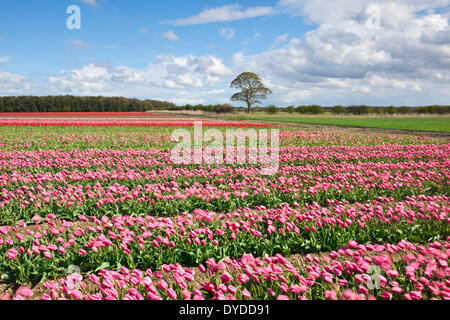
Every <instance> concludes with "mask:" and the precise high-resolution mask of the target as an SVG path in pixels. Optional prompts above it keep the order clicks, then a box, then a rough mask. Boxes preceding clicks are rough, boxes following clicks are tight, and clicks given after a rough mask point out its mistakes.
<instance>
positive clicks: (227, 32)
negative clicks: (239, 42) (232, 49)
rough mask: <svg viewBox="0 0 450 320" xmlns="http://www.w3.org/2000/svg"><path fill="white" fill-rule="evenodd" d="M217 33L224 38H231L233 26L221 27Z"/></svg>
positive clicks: (232, 36)
mask: <svg viewBox="0 0 450 320" xmlns="http://www.w3.org/2000/svg"><path fill="white" fill-rule="evenodd" d="M219 33H220V35H221V36H222V37H224V38H225V39H227V40H231V39H233V38H234V34H235V33H236V30H234V29H233V28H222V29H220V31H219Z"/></svg>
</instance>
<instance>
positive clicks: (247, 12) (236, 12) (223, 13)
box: [161, 4, 276, 26]
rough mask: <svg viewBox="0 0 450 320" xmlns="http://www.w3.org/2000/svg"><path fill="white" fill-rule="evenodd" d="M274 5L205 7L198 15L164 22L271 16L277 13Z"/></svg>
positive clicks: (193, 22)
mask: <svg viewBox="0 0 450 320" xmlns="http://www.w3.org/2000/svg"><path fill="white" fill-rule="evenodd" d="M275 12H276V11H275V9H274V8H272V7H249V8H242V6H240V5H238V4H231V5H225V6H222V7H217V8H211V9H205V10H203V11H202V12H200V13H199V14H197V15H194V16H190V17H188V18H183V19H178V20H175V21H163V22H161V23H163V24H172V25H174V26H189V25H197V24H206V23H212V22H227V21H236V20H243V19H248V18H256V17H263V16H270V15H273V14H275Z"/></svg>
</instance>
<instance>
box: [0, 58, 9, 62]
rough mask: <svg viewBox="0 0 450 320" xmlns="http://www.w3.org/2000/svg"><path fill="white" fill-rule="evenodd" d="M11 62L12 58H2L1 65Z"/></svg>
mask: <svg viewBox="0 0 450 320" xmlns="http://www.w3.org/2000/svg"><path fill="white" fill-rule="evenodd" d="M9 61H11V57H0V63H7V62H9Z"/></svg>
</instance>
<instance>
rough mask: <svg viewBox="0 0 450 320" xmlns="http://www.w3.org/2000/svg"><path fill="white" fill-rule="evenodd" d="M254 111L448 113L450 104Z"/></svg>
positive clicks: (269, 107)
mask: <svg viewBox="0 0 450 320" xmlns="http://www.w3.org/2000/svg"><path fill="white" fill-rule="evenodd" d="M254 111H265V112H267V113H270V114H275V113H277V112H288V113H291V114H292V113H299V114H316V115H319V114H324V113H326V112H330V113H333V114H336V115H344V114H352V115H369V114H385V115H394V114H403V115H406V114H448V113H450V106H438V105H432V106H422V107H394V106H389V107H369V106H348V107H344V106H334V107H322V106H319V105H310V106H298V107H295V106H289V107H287V108H278V107H277V106H274V105H270V106H267V107H266V108H255V110H254Z"/></svg>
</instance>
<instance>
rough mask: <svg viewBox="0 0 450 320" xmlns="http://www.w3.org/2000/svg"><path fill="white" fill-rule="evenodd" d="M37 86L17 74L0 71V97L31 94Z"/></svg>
mask: <svg viewBox="0 0 450 320" xmlns="http://www.w3.org/2000/svg"><path fill="white" fill-rule="evenodd" d="M36 87H37V84H36V83H34V82H33V81H31V80H29V79H27V78H26V77H24V76H22V75H18V74H12V73H9V72H5V71H1V70H0V96H2V95H3V96H8V95H17V94H23V93H24V92H31V91H32V90H33V89H35V88H36Z"/></svg>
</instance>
